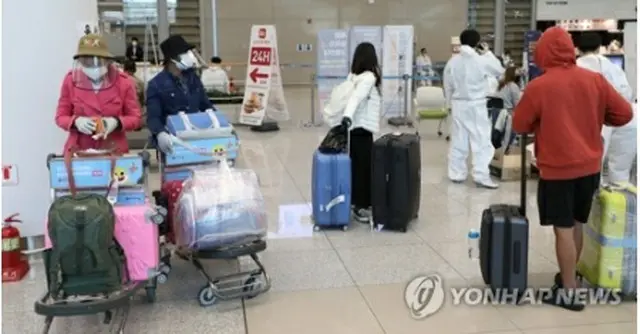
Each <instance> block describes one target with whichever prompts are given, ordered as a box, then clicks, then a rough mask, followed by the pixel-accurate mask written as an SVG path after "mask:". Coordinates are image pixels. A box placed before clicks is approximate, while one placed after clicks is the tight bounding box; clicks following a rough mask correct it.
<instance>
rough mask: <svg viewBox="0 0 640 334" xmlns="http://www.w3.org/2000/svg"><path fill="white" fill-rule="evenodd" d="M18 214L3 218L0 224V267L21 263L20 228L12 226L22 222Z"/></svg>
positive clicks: (12, 266)
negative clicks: (0, 247)
mask: <svg viewBox="0 0 640 334" xmlns="http://www.w3.org/2000/svg"><path fill="white" fill-rule="evenodd" d="M18 215H19V214H17V213H16V214H13V215H11V216H9V217H7V218H5V219H4V223H3V224H2V268H17V267H20V265H21V263H22V250H21V249H20V248H21V247H20V238H21V237H20V230H18V229H17V228H16V227H15V226H13V224H15V223H22V221H21V220H20V219H18Z"/></svg>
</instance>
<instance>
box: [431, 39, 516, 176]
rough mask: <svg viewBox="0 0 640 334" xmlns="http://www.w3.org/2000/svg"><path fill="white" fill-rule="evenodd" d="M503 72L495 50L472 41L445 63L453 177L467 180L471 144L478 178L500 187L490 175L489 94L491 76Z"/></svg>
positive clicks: (473, 163) (474, 174) (491, 156)
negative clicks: (476, 46) (478, 48)
mask: <svg viewBox="0 0 640 334" xmlns="http://www.w3.org/2000/svg"><path fill="white" fill-rule="evenodd" d="M503 73H504V68H503V67H502V65H501V64H500V61H499V60H498V58H496V57H495V56H494V55H493V53H492V52H491V51H489V50H487V51H486V52H485V53H484V54H482V55H481V54H479V53H478V51H476V50H475V49H474V48H472V47H470V46H468V45H462V46H461V47H460V53H458V54H456V55H454V56H453V57H452V58H451V59H450V60H449V62H447V65H446V66H445V69H444V76H443V79H444V80H443V81H444V91H445V97H446V100H447V107H449V108H451V116H452V117H451V118H452V123H451V146H450V148H449V171H448V174H449V179H451V181H454V182H463V181H464V180H466V178H467V174H468V168H467V158H468V156H469V146H471V152H472V154H473V155H472V160H471V161H472V165H473V172H472V176H473V179H474V181H475V182H476V183H477V184H479V185H481V186H485V187H488V188H496V187H497V185H496V184H495V183H493V181H492V180H491V177H490V175H489V164H490V163H491V159H492V158H493V153H494V148H493V145H492V144H491V121H490V120H489V114H488V110H487V99H486V97H487V92H488V90H489V89H488V85H489V81H490V79H491V78H493V79H495V78H497V77H499V76H501V75H502V74H503Z"/></svg>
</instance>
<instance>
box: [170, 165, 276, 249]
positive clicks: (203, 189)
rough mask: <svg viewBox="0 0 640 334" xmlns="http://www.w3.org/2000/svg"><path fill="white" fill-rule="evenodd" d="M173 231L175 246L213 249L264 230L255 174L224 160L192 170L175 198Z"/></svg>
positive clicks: (255, 236)
mask: <svg viewBox="0 0 640 334" xmlns="http://www.w3.org/2000/svg"><path fill="white" fill-rule="evenodd" d="M173 224H174V226H173V231H174V233H175V237H176V243H177V245H178V246H187V247H189V248H191V249H195V250H213V249H219V248H223V247H229V246H235V245H240V244H244V243H249V242H252V241H255V240H258V239H260V238H262V237H264V236H265V235H266V233H267V212H266V209H265V204H264V200H263V197H262V194H261V192H260V186H259V184H258V177H257V175H256V174H255V172H253V171H252V170H247V169H232V168H230V167H228V165H227V164H226V163H220V164H217V165H213V166H207V167H206V168H197V169H194V170H193V174H192V176H191V177H190V178H189V179H187V180H186V181H185V183H184V187H183V189H182V193H181V194H180V197H179V199H178V203H177V206H176V211H175V216H174V219H173Z"/></svg>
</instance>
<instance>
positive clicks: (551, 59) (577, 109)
mask: <svg viewBox="0 0 640 334" xmlns="http://www.w3.org/2000/svg"><path fill="white" fill-rule="evenodd" d="M535 62H536V65H537V66H538V67H539V68H541V69H542V70H543V71H544V74H543V75H542V76H540V77H538V78H536V79H534V80H532V81H531V82H530V83H529V84H528V85H527V87H526V89H525V90H524V93H523V95H522V98H521V99H520V102H519V103H518V105H517V106H516V108H515V110H514V114H513V130H514V131H515V132H517V133H532V132H533V133H534V134H535V155H536V160H537V164H538V169H539V170H540V181H539V183H538V211H539V214H540V224H541V225H542V226H553V228H554V232H555V236H556V257H557V260H558V265H559V267H560V274H558V275H556V279H555V285H554V287H553V288H552V290H551V291H552V292H553V294H552V295H550V296H547V297H546V298H545V300H544V301H545V302H547V303H550V304H553V305H557V306H561V307H564V308H566V309H569V310H573V311H581V310H583V309H584V306H585V305H584V300H582V299H583V298H578V296H577V294H574V293H573V292H574V291H575V290H574V289H575V288H576V287H577V284H576V264H577V262H578V259H579V257H580V253H581V251H582V224H584V223H586V222H587V220H588V218H589V213H590V211H591V203H592V201H593V196H594V194H595V192H596V190H597V189H598V187H599V185H600V168H601V165H602V153H603V143H602V138H601V136H600V133H601V131H602V126H603V125H610V126H622V125H625V124H626V123H628V122H629V121H631V118H632V116H633V114H632V110H631V105H630V104H629V102H627V101H626V100H625V99H624V98H623V97H622V96H620V94H618V92H617V91H616V90H615V88H613V87H612V86H611V85H610V84H609V83H608V82H607V80H606V79H605V78H604V77H603V76H602V75H601V74H599V73H596V72H592V71H589V70H586V69H583V68H579V67H578V66H576V56H575V51H574V46H573V42H572V41H571V36H570V35H569V33H568V32H566V31H565V30H563V29H561V28H559V27H553V28H550V29H548V30H547V31H545V32H544V34H542V36H541V37H540V40H538V43H537V45H536V50H535ZM573 296H575V298H574V297H573ZM567 297H569V298H567Z"/></svg>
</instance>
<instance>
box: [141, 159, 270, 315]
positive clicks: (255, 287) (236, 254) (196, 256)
mask: <svg viewBox="0 0 640 334" xmlns="http://www.w3.org/2000/svg"><path fill="white" fill-rule="evenodd" d="M200 153H202V154H207V155H210V153H205V152H200ZM212 158H213V162H210V163H206V164H202V165H200V166H207V165H210V164H217V163H228V164H229V166H230V167H233V165H234V164H235V161H227V160H226V159H224V158H220V157H217V156H212ZM163 161H164V159H163V158H162V157H161V156H160V157H159V159H158V165H159V169H160V174H161V179H162V182H163V184H164V182H165V181H166V179H165V172H167V169H168V168H167V167H165V166H164V162H163ZM192 167H195V168H197V167H199V166H192ZM172 170H173V171H175V170H174V169H173V168H172ZM183 175H186V177H188V174H183ZM186 177H185V179H186ZM153 196H154V198H155V201H156V205H158V206H161V207H164V208H165V209H166V210H167V211H169V199H168V198H165V196H164V195H163V194H162V193H161V192H160V191H154V192H153ZM172 218H173V217H172ZM169 224H170V222H169V221H165V227H164V228H161V231H164V232H165V233H166V232H167V231H168V230H169V227H168V225H169ZM266 248H267V243H266V241H265V240H264V239H258V240H253V241H252V242H249V243H244V244H239V245H234V246H229V247H223V248H218V249H208V250H193V249H189V248H187V247H181V246H177V247H175V249H174V251H173V254H175V255H176V256H177V257H178V258H180V259H182V260H185V261H189V262H191V263H192V264H193V265H194V266H195V267H196V269H197V270H198V271H199V272H200V273H201V274H202V276H203V277H204V278H205V280H206V283H205V285H204V286H203V287H202V288H200V291H199V292H198V302H199V303H200V306H202V307H208V306H212V305H214V304H215V303H216V302H217V301H219V300H231V299H238V298H247V299H251V298H254V297H256V296H257V295H259V294H262V293H265V292H267V291H269V289H270V288H271V279H270V278H269V276H268V275H267V273H266V270H265V268H264V265H263V264H262V262H260V259H259V258H258V253H260V252H262V251H264V250H265V249H266ZM162 254H164V255H163V256H162V257H161V262H162V263H161V265H160V268H161V270H160V271H161V272H163V274H161V275H165V277H166V275H168V274H169V272H170V271H171V255H172V252H171V251H169V250H168V248H166V247H165V251H163V252H162ZM242 256H249V257H250V258H251V259H252V260H253V262H254V263H255V265H256V268H255V269H252V270H247V271H241V272H238V273H234V274H229V275H223V276H212V275H210V274H209V273H208V272H207V271H206V269H205V268H204V266H203V265H202V262H201V260H204V259H220V260H233V259H238V258H240V257H242ZM159 277H160V276H159ZM238 283H239V284H238Z"/></svg>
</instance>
